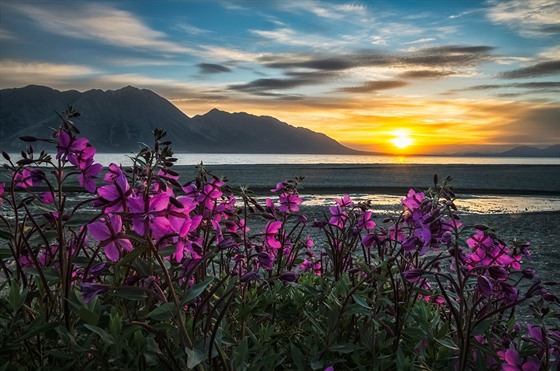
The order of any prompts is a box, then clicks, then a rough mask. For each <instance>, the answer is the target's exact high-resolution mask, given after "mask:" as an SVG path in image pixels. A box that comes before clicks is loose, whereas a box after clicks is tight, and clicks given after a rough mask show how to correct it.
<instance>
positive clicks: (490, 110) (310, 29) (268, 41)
mask: <svg viewBox="0 0 560 371" xmlns="http://www.w3.org/2000/svg"><path fill="white" fill-rule="evenodd" d="M559 20H560V2H558V0H511V1H497V0H488V1H445V0H431V1H430V0H424V1H419V0H418V1H407V0H402V1H389V0H385V1H378V0H371V1H351V2H347V1H305V0H298V1H287V0H286V1H225V0H224V1H132V0H130V1H25V0H23V1H22V0H18V1H15V0H2V1H1V2H0V42H1V48H0V63H1V65H0V67H1V69H0V88H13V87H23V86H26V85H29V84H38V85H46V86H50V87H53V88H55V89H59V90H69V89H76V90H79V91H85V90H89V89H94V88H95V89H104V90H105V89H118V88H121V87H123V86H126V85H133V86H136V87H139V88H147V89H151V90H153V91H155V92H156V93H158V94H160V95H161V96H163V97H165V98H167V99H169V100H170V101H171V102H173V103H174V104H175V105H176V106H177V107H179V108H180V109H181V110H183V111H184V112H185V113H186V114H187V115H189V116H193V115H196V114H202V113H205V112H207V111H208V110H210V109H212V108H219V109H222V110H226V111H230V112H237V111H245V112H249V113H253V114H258V115H270V116H274V117H276V118H278V119H280V120H282V121H286V122H288V123H290V124H292V125H294V126H303V127H307V128H310V129H312V130H316V131H320V132H324V133H326V134H327V135H329V136H331V137H333V138H334V139H337V140H338V141H340V142H341V143H343V144H345V145H347V146H350V147H352V148H357V149H363V150H385V151H391V150H392V149H393V150H394V151H395V152H396V151H398V149H396V148H394V146H393V147H392V145H391V142H392V140H394V138H395V137H397V136H403V135H404V136H407V137H408V138H410V139H411V143H412V145H411V146H410V147H409V148H407V149H401V151H405V152H406V151H408V152H415V153H433V152H460V151H463V150H465V149H477V150H487V149H488V150H492V149H505V148H508V147H511V146H513V145H518V144H529V145H538V146H545V145H550V144H556V143H560V117H559V97H560V94H559V93H560V78H559V74H560V21H559Z"/></svg>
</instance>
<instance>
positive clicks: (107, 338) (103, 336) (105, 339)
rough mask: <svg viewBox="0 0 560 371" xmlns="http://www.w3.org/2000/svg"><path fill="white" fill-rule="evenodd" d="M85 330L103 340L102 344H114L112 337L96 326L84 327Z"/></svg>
mask: <svg viewBox="0 0 560 371" xmlns="http://www.w3.org/2000/svg"><path fill="white" fill-rule="evenodd" d="M84 326H85V328H87V329H88V330H90V331H91V332H93V333H96V334H97V335H99V337H100V338H101V340H103V342H104V343H105V344H107V345H112V344H114V343H115V341H114V339H113V337H112V336H111V335H110V334H109V333H108V332H107V331H105V330H103V329H102V328H100V327H97V326H93V325H84Z"/></svg>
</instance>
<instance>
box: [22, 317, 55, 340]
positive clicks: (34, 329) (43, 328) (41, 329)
mask: <svg viewBox="0 0 560 371" xmlns="http://www.w3.org/2000/svg"><path fill="white" fill-rule="evenodd" d="M43 320H44V318H42V317H39V318H37V319H36V320H35V321H33V324H32V325H31V329H30V330H29V331H28V332H26V333H25V334H23V335H21V337H20V338H19V339H18V340H17V341H21V340H25V339H28V338H30V337H32V336H35V335H37V334H40V333H46V332H47V331H50V330H53V329H55V328H56V327H58V325H59V324H58V323H57V322H47V323H44V324H42V325H35V324H36V323H37V324H38V323H41V322H43Z"/></svg>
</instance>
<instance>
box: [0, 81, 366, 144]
mask: <svg viewBox="0 0 560 371" xmlns="http://www.w3.org/2000/svg"><path fill="white" fill-rule="evenodd" d="M67 106H72V107H74V108H75V109H76V110H77V111H78V112H80V113H81V116H80V117H79V118H77V119H75V123H76V124H77V125H78V127H79V129H80V131H81V134H82V135H83V136H84V137H87V138H88V139H89V140H90V142H91V143H92V145H93V146H94V147H96V148H97V150H98V151H99V152H128V151H134V150H137V149H138V148H139V143H148V144H149V143H151V142H152V135H151V132H152V130H153V129H155V128H161V129H164V130H166V131H167V133H168V138H169V139H170V140H172V141H173V147H174V149H175V150H176V151H181V152H200V153H316V154H360V153H362V154H364V153H366V152H360V151H355V150H352V149H350V148H347V147H344V146H343V145H341V144H340V143H338V142H337V141H335V140H334V139H332V138H329V137H328V136H326V135H324V134H321V133H317V132H314V131H311V130H309V129H305V128H301V127H294V126H292V125H289V124H287V123H285V122H282V121H279V120H277V119H275V118H273V117H269V116H254V115H250V114H247V113H228V112H223V111H220V110H217V109H213V110H211V111H209V112H208V113H206V114H204V115H197V116H195V117H193V118H189V117H188V116H187V115H185V114H184V113H183V112H181V111H180V110H179V109H178V108H177V107H175V106H174V105H173V104H172V103H170V102H169V101H167V100H166V99H165V98H162V97H161V96H159V95H157V94H156V93H154V92H152V91H151V90H147V89H138V88H135V87H132V86H127V87H124V88H122V89H118V90H106V91H103V90H99V89H92V90H88V91H86V92H83V93H80V92H78V91H76V90H70V91H63V92H61V91H58V90H55V89H51V88H48V87H44V86H37V85H29V86H26V87H24V88H13V89H3V90H0V147H1V148H2V149H3V150H7V151H15V150H19V149H21V147H22V143H21V142H20V141H19V140H18V137H20V136H24V135H31V136H37V137H44V136H45V135H48V133H49V131H48V128H49V127H56V126H57V125H58V122H59V118H58V117H57V115H56V113H55V111H57V112H61V111H63V110H64V109H66V107H67Z"/></svg>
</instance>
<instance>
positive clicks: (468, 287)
mask: <svg viewBox="0 0 560 371" xmlns="http://www.w3.org/2000/svg"><path fill="white" fill-rule="evenodd" d="M77 133H78V132H77V129H75V127H74V126H73V124H71V123H70V122H69V121H64V124H63V125H62V126H61V127H60V129H59V130H57V131H56V132H55V135H54V138H55V140H54V142H55V143H56V148H57V154H56V160H57V161H58V164H57V165H55V168H56V169H58V172H59V173H58V174H55V175H56V176H57V178H58V179H59V180H60V182H61V183H62V182H63V180H65V179H66V178H67V177H68V175H69V174H75V175H77V177H78V183H79V184H80V185H82V186H83V187H84V188H85V189H86V190H87V191H88V192H90V193H92V194H94V198H93V204H94V205H95V206H96V207H98V208H100V209H101V213H100V214H99V216H98V217H96V218H95V219H94V220H93V221H92V222H90V223H89V224H87V225H85V226H83V227H82V228H80V230H79V233H73V234H72V235H71V237H70V238H71V239H72V241H71V242H66V243H65V245H66V246H68V247H69V249H67V250H66V251H67V253H68V254H69V255H78V254H79V252H80V251H84V246H90V245H92V246H93V247H91V251H93V252H94V253H93V255H94V256H97V264H96V265H93V266H90V267H88V269H89V271H88V274H87V275H85V274H83V271H81V272H78V271H76V272H72V273H71V276H72V277H73V279H74V280H75V281H74V282H75V283H77V284H78V285H79V287H81V288H82V293H83V296H84V301H85V302H86V303H87V302H89V301H91V300H93V298H94V297H95V296H96V295H99V294H101V293H103V292H106V291H107V290H108V287H107V286H106V285H105V284H104V282H103V280H102V272H103V271H104V270H105V269H108V267H110V266H111V264H115V263H118V262H119V261H120V260H121V259H123V258H124V257H125V256H126V255H127V254H128V253H131V252H132V251H133V250H134V249H135V248H137V247H138V246H139V245H143V246H145V245H146V244H147V245H148V246H149V248H150V250H151V251H152V252H154V253H155V254H159V253H160V252H162V251H164V250H169V249H171V250H172V252H171V253H170V254H168V255H165V256H166V257H167V259H168V261H169V263H170V264H176V265H178V266H180V267H182V268H183V272H184V276H183V277H182V278H180V279H181V280H182V282H186V283H187V284H188V285H193V284H195V283H197V282H200V280H201V278H200V277H194V276H193V275H192V272H193V267H196V266H198V265H201V264H202V263H205V262H206V261H205V257H207V256H208V255H209V254H221V255H222V256H226V257H227V258H228V259H227V260H226V263H225V264H224V261H223V260H222V261H220V264H221V268H222V269H224V270H225V271H226V272H227V274H228V275H231V276H238V277H239V280H240V282H250V281H258V280H262V279H268V280H270V279H280V280H282V281H283V282H295V281H297V280H298V275H299V274H302V273H304V272H313V273H315V274H316V275H319V276H320V275H323V274H324V273H325V272H327V271H328V272H329V273H331V272H332V273H333V275H334V277H335V279H338V278H340V277H341V275H343V274H346V273H348V272H356V271H360V269H357V268H356V266H357V265H356V264H355V263H356V262H357V260H360V263H365V264H369V265H370V266H373V265H374V264H376V263H375V261H379V260H375V259H372V257H375V258H377V259H383V258H385V257H390V258H391V259H392V261H394V262H397V263H398V264H400V265H399V266H398V271H399V272H400V273H401V277H402V285H410V286H409V287H416V288H419V289H420V290H419V291H418V292H421V293H422V294H420V295H418V297H421V298H422V299H424V300H426V301H428V302H432V303H435V304H436V305H437V307H438V308H440V309H441V310H442V311H444V312H446V313H448V314H449V313H451V314H452V315H451V314H450V315H449V316H448V317H447V318H456V322H457V331H462V329H459V327H460V324H459V322H461V321H463V318H460V315H463V316H465V317H469V318H470V319H469V326H470V321H474V322H477V321H482V320H484V319H486V318H488V317H490V316H491V315H493V314H495V313H496V312H497V311H499V310H502V311H503V310H505V309H507V308H513V307H514V306H515V305H517V304H519V303H520V302H522V301H523V300H525V299H527V298H529V297H531V296H534V295H540V296H542V297H543V298H544V299H545V300H549V301H554V300H557V298H556V297H554V296H553V295H551V294H549V293H548V292H547V291H546V290H545V289H544V288H543V286H541V285H535V286H533V287H532V288H531V289H530V290H529V292H527V293H526V294H525V295H524V296H523V295H521V294H520V292H519V289H518V287H517V283H518V282H519V280H518V279H517V278H516V277H517V276H515V275H521V277H524V278H533V275H534V272H532V271H531V270H521V260H522V258H523V257H530V252H529V245H528V244H523V245H519V246H514V247H510V246H507V245H506V244H505V243H504V242H503V241H501V240H500V239H498V238H497V237H495V236H494V235H493V234H492V233H491V231H489V230H488V228H486V227H484V226H476V227H475V230H474V232H473V233H470V234H469V235H468V238H467V239H466V242H465V243H462V242H461V240H460V235H461V234H463V233H464V232H465V231H467V232H468V228H467V227H464V226H463V225H462V223H461V221H460V218H459V217H458V216H457V214H456V212H455V210H456V207H455V205H454V203H453V199H454V195H453V194H452V193H451V191H449V190H448V189H444V188H440V190H439V192H438V193H437V197H436V195H435V194H431V195H429V196H428V195H427V194H425V193H424V192H417V191H415V190H410V192H409V193H408V195H407V196H406V197H405V198H404V199H403V200H402V206H403V212H402V213H401V215H399V216H398V217H394V218H391V219H389V220H387V222H389V223H387V224H386V223H384V224H385V225H377V224H376V223H375V222H374V220H373V219H372V217H373V212H372V211H371V210H370V205H368V204H363V203H355V202H354V201H352V199H351V198H350V197H349V196H348V195H345V196H343V197H341V198H338V199H336V200H335V204H334V205H333V206H331V207H329V215H325V220H323V221H317V220H316V221H315V222H314V223H313V226H315V227H318V228H320V229H322V230H323V231H324V232H325V239H326V241H325V242H324V245H323V246H324V249H323V250H319V251H318V249H316V247H315V246H314V245H315V243H314V242H313V240H312V239H311V238H310V237H309V236H308V235H306V234H305V231H306V229H305V227H306V226H307V224H308V221H307V218H306V217H305V215H303V214H301V213H300V210H299V208H300V205H301V204H302V198H301V197H300V195H299V194H298V190H297V183H298V180H297V179H296V181H286V182H281V183H278V184H277V185H276V187H275V188H274V189H272V190H271V191H272V192H273V193H275V194H276V195H277V198H276V199H274V200H273V199H271V198H267V199H266V201H265V205H261V204H259V202H258V201H257V200H256V199H255V198H253V197H252V196H250V194H248V193H247V192H245V191H242V193H241V195H240V196H238V197H236V196H235V195H234V193H233V191H232V190H231V189H230V188H229V187H228V186H227V185H226V184H225V182H224V181H223V180H222V179H220V178H217V177H215V176H212V175H210V174H208V173H207V172H206V171H205V170H204V169H203V168H202V167H201V170H200V174H199V176H198V177H197V178H196V179H195V180H193V181H190V182H187V183H184V184H181V183H180V181H179V175H178V174H177V173H176V172H175V171H173V170H172V169H171V167H172V166H173V163H174V162H175V161H176V159H174V158H172V157H170V155H171V154H172V152H170V150H169V148H168V147H167V146H168V144H166V143H165V142H164V143H161V144H160V143H159V141H156V147H155V149H145V150H142V151H141V152H140V153H139V154H138V157H136V158H135V159H134V166H133V167H132V169H129V170H125V169H123V168H121V167H120V166H119V165H117V164H114V163H112V164H110V165H109V167H108V171H107V173H106V174H105V175H104V176H103V182H104V184H103V185H101V186H100V187H98V186H97V181H96V179H97V177H98V176H99V175H100V174H101V171H102V165H101V164H98V163H95V162H94V155H95V152H96V150H95V148H94V147H93V146H92V145H91V144H90V143H89V141H88V140H87V139H85V138H79V137H78V136H77ZM162 136H163V134H162V133H159V137H157V135H156V140H159V139H161V137H162ZM23 154H24V155H25V156H24V157H25V159H24V160H23V161H20V162H18V164H19V165H20V166H18V167H17V169H16V168H15V167H14V171H13V174H12V182H11V184H12V185H13V187H14V188H19V189H25V190H31V188H32V187H35V186H37V185H40V184H42V183H43V182H46V183H47V185H48V189H49V190H48V191H47V192H44V193H41V194H38V195H36V199H37V200H38V201H39V202H40V203H42V204H45V205H49V204H53V203H55V195H56V188H55V187H53V186H52V185H51V184H50V183H49V180H48V179H47V176H46V175H45V174H44V172H43V171H42V170H41V169H40V168H38V167H31V166H26V165H30V164H35V163H37V161H35V160H33V154H32V150H31V149H30V150H28V152H27V154H25V153H23ZM40 160H41V161H45V162H48V161H51V160H50V158H48V157H47V156H44V155H43V154H42V155H41V157H40ZM67 164H70V165H72V166H73V167H72V168H71V170H70V173H69V174H63V170H64V169H66V167H65V166H66V165H67ZM436 183H437V182H436ZM436 186H437V184H436ZM4 192H5V185H4V184H3V183H2V184H0V202H2V200H3V198H4ZM438 197H439V198H438ZM240 203H242V204H243V207H239V206H238V205H239V204H240ZM61 209H62V208H60V210H61ZM46 217H47V219H49V218H50V219H51V220H62V219H64V218H65V216H64V215H60V214H59V212H58V210H57V209H56V208H55V210H53V211H51V212H49V213H47V214H46ZM252 217H255V218H260V220H264V222H261V223H262V224H263V225H262V228H263V231H262V233H253V234H251V235H249V232H250V228H249V218H252ZM88 233H89V235H90V236H91V237H93V240H95V242H93V243H92V242H91V241H90V240H88ZM303 236H306V237H304V238H302V237H303ZM59 238H60V236H59ZM58 242H59V243H60V240H59V241H58ZM360 248H361V251H362V255H361V256H359V254H358V253H357V252H358V251H359V250H360ZM101 249H102V251H103V253H104V256H105V257H106V259H104V258H102V257H101V256H98V255H96V254H97V252H98V251H100V250H101ZM20 252H21V255H20V257H19V264H20V265H21V266H23V267H33V266H35V267H37V266H54V267H55V268H57V269H58V266H59V264H60V261H61V259H63V257H62V256H61V255H60V254H59V244H57V243H47V244H46V246H44V247H43V248H42V249H41V251H40V252H39V253H37V252H32V251H27V252H25V251H20ZM57 259H59V260H58V262H57ZM210 264H213V263H212V262H210ZM201 266H202V276H203V277H204V275H205V274H206V272H207V271H208V267H207V266H204V265H203V264H202V265H201ZM453 273H454V275H453ZM362 274H363V275H365V274H366V273H365V272H362ZM143 279H144V280H149V279H152V278H150V277H144V278H143ZM131 282H132V281H131ZM434 283H437V286H435V287H436V288H432V286H434ZM395 287H397V286H395ZM407 287H408V286H407ZM426 292H430V294H429V295H428V294H426ZM459 302H462V303H463V304H461V307H463V306H465V308H466V304H464V303H467V302H468V303H472V305H471V307H469V308H470V309H468V310H467V309H465V310H464V311H463V309H461V311H462V312H461V313H456V312H457V309H456V308H457V306H458V303H459ZM459 314H460V315H459ZM528 334H529V337H530V342H531V344H532V345H535V346H537V348H538V349H539V350H538V351H537V357H540V358H537V357H532V356H527V357H522V356H521V355H520V353H519V352H518V350H517V349H515V345H514V343H513V342H508V341H504V339H503V338H502V339H500V340H496V339H492V338H490V337H486V338H485V337H484V336H481V335H476V336H477V337H476V340H477V341H478V342H479V343H480V344H488V343H490V342H492V344H494V346H493V348H495V349H497V351H496V353H495V354H497V355H498V356H499V358H500V359H501V360H502V366H503V367H504V369H511V370H513V369H524V370H530V369H535V367H536V366H538V365H540V363H539V362H540V361H539V360H538V359H542V357H544V356H545V355H544V353H543V352H544V350H543V349H546V352H547V355H546V356H550V357H552V358H554V359H555V360H556V361H555V362H556V363H555V364H557V363H558V360H560V331H558V330H557V329H556V330H551V331H547V330H545V328H544V327H539V326H529V328H528ZM467 337H468V338H469V337H472V338H474V337H475V335H474V334H469V333H467ZM468 341H469V339H466V340H465V342H468ZM539 352H540V353H539ZM488 362H496V359H495V357H494V358H490V360H489V361H488Z"/></svg>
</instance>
